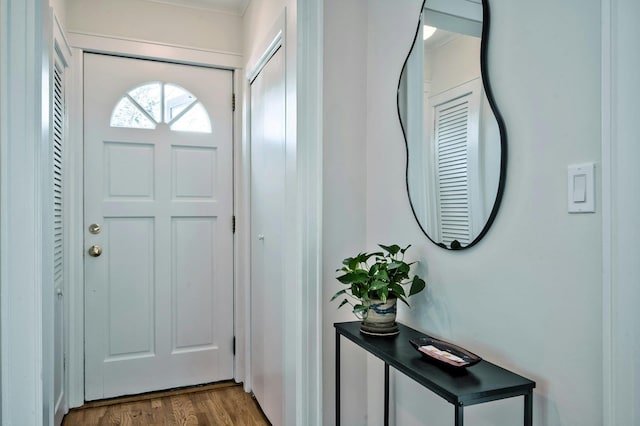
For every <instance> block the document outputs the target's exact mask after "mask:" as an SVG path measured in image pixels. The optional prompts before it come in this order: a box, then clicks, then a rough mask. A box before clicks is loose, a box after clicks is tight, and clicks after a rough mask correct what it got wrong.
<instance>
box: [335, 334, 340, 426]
mask: <svg viewBox="0 0 640 426" xmlns="http://www.w3.org/2000/svg"><path fill="white" fill-rule="evenodd" d="M336 426H340V334H339V333H338V332H336Z"/></svg>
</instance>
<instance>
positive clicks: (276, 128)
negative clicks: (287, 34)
mask: <svg viewBox="0 0 640 426" xmlns="http://www.w3.org/2000/svg"><path fill="white" fill-rule="evenodd" d="M250 117H251V236H252V240H251V383H252V388H253V393H254V395H255V397H256V399H257V400H258V402H259V404H260V406H261V407H262V410H263V411H264V413H265V414H266V416H267V418H268V419H269V420H270V421H271V423H272V424H274V425H281V424H283V416H284V408H283V407H284V398H283V392H284V390H283V365H282V363H283V326H284V324H283V311H284V306H283V298H282V296H283V288H282V286H283V273H282V265H283V259H282V251H283V235H282V234H283V227H284V223H283V218H284V205H285V197H284V194H285V86H284V53H283V49H282V48H280V49H279V50H278V51H276V53H275V54H274V55H273V56H272V57H271V59H269V61H268V62H267V63H266V65H265V66H264V68H263V69H262V70H261V71H260V73H259V74H258V76H257V77H256V78H255V79H254V80H253V82H252V83H251V111H250Z"/></svg>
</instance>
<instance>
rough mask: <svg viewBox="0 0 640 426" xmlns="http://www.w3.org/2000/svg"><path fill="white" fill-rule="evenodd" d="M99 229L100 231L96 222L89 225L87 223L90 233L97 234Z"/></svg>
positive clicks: (100, 229)
mask: <svg viewBox="0 0 640 426" xmlns="http://www.w3.org/2000/svg"><path fill="white" fill-rule="evenodd" d="M100 231H102V228H101V227H100V225H98V224H97V223H92V224H91V225H89V232H91V233H92V234H99V233H100Z"/></svg>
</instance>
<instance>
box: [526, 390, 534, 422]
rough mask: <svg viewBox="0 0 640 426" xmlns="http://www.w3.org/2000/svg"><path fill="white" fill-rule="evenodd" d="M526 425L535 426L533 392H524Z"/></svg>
mask: <svg viewBox="0 0 640 426" xmlns="http://www.w3.org/2000/svg"><path fill="white" fill-rule="evenodd" d="M524 426H533V392H529V393H525V394H524Z"/></svg>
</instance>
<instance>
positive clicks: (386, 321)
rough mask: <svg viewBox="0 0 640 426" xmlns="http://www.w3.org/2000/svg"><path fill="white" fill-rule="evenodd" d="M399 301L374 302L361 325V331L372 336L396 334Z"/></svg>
mask: <svg viewBox="0 0 640 426" xmlns="http://www.w3.org/2000/svg"><path fill="white" fill-rule="evenodd" d="M397 302H398V299H395V298H393V299H387V301H386V302H382V301H381V300H372V301H371V303H370V307H369V311H368V312H367V313H366V315H365V317H364V318H363V320H362V324H361V325H360V331H362V332H363V333H366V334H372V335H380V336H385V335H391V334H396V333H397V331H398V325H397V324H396V313H397Z"/></svg>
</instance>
